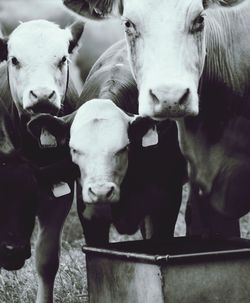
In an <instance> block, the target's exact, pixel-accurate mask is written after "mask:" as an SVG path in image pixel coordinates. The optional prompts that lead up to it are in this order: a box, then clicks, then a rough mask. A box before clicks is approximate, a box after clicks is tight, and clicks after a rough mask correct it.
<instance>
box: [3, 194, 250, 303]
mask: <svg viewBox="0 0 250 303" xmlns="http://www.w3.org/2000/svg"><path fill="white" fill-rule="evenodd" d="M186 193H187V190H186V189H185V190H184V198H183V204H182V207H181V211H180V214H179V218H178V221H177V224H176V228H175V235H176V236H181V235H184V234H185V224H184V216H183V215H184V211H185V201H186V196H187V194H186ZM249 217H250V216H246V217H244V218H243V219H242V220H241V227H242V228H241V229H242V236H244V237H248V238H250V228H249V226H250V218H249ZM35 234H36V231H34V238H35ZM140 238H141V236H140V233H139V232H138V233H137V234H135V235H134V236H133V237H122V236H120V235H119V234H117V232H116V231H115V230H114V229H112V230H111V232H110V239H111V241H113V242H116V241H125V240H137V239H140ZM83 244H84V239H83V238H82V230H81V226H80V223H79V221H78V218H77V214H76V209H75V205H74V206H73V208H72V210H71V212H70V214H69V216H68V218H67V221H66V223H65V226H64V232H63V240H62V253H61V262H60V270H59V271H58V274H57V278H56V283H55V302H56V303H63V302H65V303H80V302H81V303H87V302H88V299H87V295H88V294H87V279H86V269H85V259H84V254H83V253H82V252H81V246H82V245H83ZM36 289H37V284H36V272H35V268H34V253H33V254H32V257H31V259H29V260H28V261H27V262H26V264H25V266H24V268H22V269H21V270H19V271H16V272H7V271H5V270H2V271H1V275H0V302H1V303H20V302H22V303H33V302H34V300H35V296H36Z"/></svg>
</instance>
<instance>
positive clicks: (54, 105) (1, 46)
mask: <svg viewBox="0 0 250 303" xmlns="http://www.w3.org/2000/svg"><path fill="white" fill-rule="evenodd" d="M83 27H84V26H83V23H81V22H76V23H74V24H72V25H71V26H70V27H69V28H66V29H61V28H59V26H58V25H56V24H54V23H51V22H49V21H45V20H35V21H29V22H25V23H21V24H20V25H19V26H18V27H17V28H16V29H15V30H14V31H13V32H12V33H11V35H10V37H9V38H8V39H5V40H4V39H0V54H1V56H0V60H1V61H3V60H7V65H8V77H9V85H10V90H11V94H12V97H13V99H14V101H15V103H16V105H17V107H18V109H19V111H23V110H28V111H31V112H50V113H53V114H56V113H58V111H59V110H60V109H61V106H62V103H63V100H64V96H65V94H66V90H67V84H68V64H69V60H70V56H71V54H72V52H73V50H74V49H75V47H76V46H77V44H78V41H79V39H80V37H81V35H82V32H83Z"/></svg>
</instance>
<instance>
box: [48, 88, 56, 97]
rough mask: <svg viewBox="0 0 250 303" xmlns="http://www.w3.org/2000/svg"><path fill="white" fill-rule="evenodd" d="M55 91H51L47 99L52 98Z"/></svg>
mask: <svg viewBox="0 0 250 303" xmlns="http://www.w3.org/2000/svg"><path fill="white" fill-rule="evenodd" d="M55 93H56V92H55V91H54V90H53V91H52V93H51V94H50V95H49V99H52V98H53V97H54V95H55Z"/></svg>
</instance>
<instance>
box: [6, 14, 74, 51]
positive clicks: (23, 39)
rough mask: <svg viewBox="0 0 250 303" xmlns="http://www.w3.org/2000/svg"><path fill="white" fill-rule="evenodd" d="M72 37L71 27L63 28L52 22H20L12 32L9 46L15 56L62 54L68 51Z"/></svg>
mask: <svg viewBox="0 0 250 303" xmlns="http://www.w3.org/2000/svg"><path fill="white" fill-rule="evenodd" d="M71 38H72V35H71V32H70V30H69V29H61V28H59V26H58V25H56V24H54V23H52V22H49V21H45V20H36V21H29V22H25V23H22V24H20V25H19V26H18V27H17V28H16V29H15V30H14V31H13V32H12V34H11V35H10V38H9V42H8V48H9V52H10V55H14V56H22V57H25V56H26V57H33V56H34V55H35V56H36V57H38V55H42V54H46V55H47V56H50V55H57V54H58V55H61V54H62V53H65V52H66V51H67V49H68V45H69V40H70V39H71Z"/></svg>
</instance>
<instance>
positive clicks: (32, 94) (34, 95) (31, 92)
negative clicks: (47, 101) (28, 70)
mask: <svg viewBox="0 0 250 303" xmlns="http://www.w3.org/2000/svg"><path fill="white" fill-rule="evenodd" d="M30 94H31V96H33V97H34V98H36V99H37V98H38V96H37V95H36V94H35V93H34V92H33V90H31V91H30Z"/></svg>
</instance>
